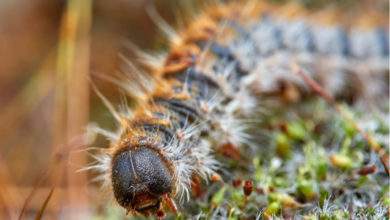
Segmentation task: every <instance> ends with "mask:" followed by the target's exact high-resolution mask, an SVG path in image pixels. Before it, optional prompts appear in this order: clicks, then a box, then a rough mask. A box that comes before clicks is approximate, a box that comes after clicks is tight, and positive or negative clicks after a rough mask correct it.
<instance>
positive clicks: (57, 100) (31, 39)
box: [0, 0, 388, 219]
mask: <svg viewBox="0 0 390 220" xmlns="http://www.w3.org/2000/svg"><path fill="white" fill-rule="evenodd" d="M303 2H307V4H308V5H309V6H311V4H313V5H314V6H315V5H316V4H317V3H318V4H324V2H326V1H322V0H316V1H315V0H312V1H303ZM346 2H350V1H346ZM369 2H370V1H366V3H367V4H370V3H369ZM150 3H152V1H147V0H111V1H106V0H94V1H93V0H82V1H80V0H68V1H66V0H55V1H53V0H34V1H31V0H1V1H0V94H1V95H0V123H1V126H0V219H18V218H20V219H31V218H33V217H34V218H35V217H38V219H39V217H40V216H41V215H43V214H44V215H43V218H44V219H57V218H58V217H59V216H62V219H76V218H77V219H89V218H92V217H93V216H98V215H99V212H100V211H101V209H102V207H105V206H106V205H107V204H108V203H111V201H109V200H106V199H105V198H104V199H102V197H101V196H100V193H98V191H99V188H98V187H95V185H94V183H92V182H91V177H90V176H88V175H87V173H85V172H77V170H79V169H80V168H82V167H83V166H85V164H87V163H88V162H90V161H91V158H90V156H89V155H88V153H87V152H86V151H85V149H86V147H87V146H86V144H87V143H86V141H85V139H84V138H83V136H82V134H83V133H84V132H85V128H86V126H87V124H88V123H89V122H90V121H95V122H98V123H99V124H100V125H102V126H103V127H105V128H113V127H114V124H113V120H112V118H111V116H110V114H109V113H108V111H107V110H106V109H105V108H104V106H103V105H102V102H101V101H100V100H99V99H98V98H97V97H96V95H95V94H94V92H92V91H91V83H90V80H91V78H92V79H93V77H91V75H96V74H113V73H115V72H118V70H119V66H120V65H121V62H123V61H122V60H121V59H119V54H128V53H129V50H128V49H127V48H126V42H128V41H131V42H133V43H134V44H135V45H138V46H139V47H140V48H142V49H145V50H154V49H157V48H159V47H161V44H160V43H159V42H160V41H159V37H158V36H159V35H158V33H157V32H158V29H157V28H156V26H155V24H154V23H153V22H152V21H151V19H150V18H149V16H148V15H147V13H146V9H145V8H146V6H147V5H148V4H150ZM177 4H178V1H173V0H172V1H171V0H164V1H158V2H154V5H155V6H156V8H157V10H158V11H159V13H160V14H161V16H162V17H164V18H165V19H166V20H167V21H168V23H174V22H172V21H173V19H174V16H175V15H176V14H177V12H175V10H176V9H178V7H179V6H177ZM387 7H388V6H386V8H385V11H386V10H387ZM93 81H94V83H95V84H97V87H99V89H100V90H102V93H103V94H104V95H105V96H106V97H107V98H108V99H109V100H113V102H114V103H115V102H116V101H117V100H118V97H119V96H120V92H118V90H117V89H116V88H115V86H113V85H112V84H110V83H105V82H104V81H102V80H93ZM97 143H98V144H97V146H98V147H99V146H100V145H101V146H104V145H105V142H104V140H101V141H97Z"/></svg>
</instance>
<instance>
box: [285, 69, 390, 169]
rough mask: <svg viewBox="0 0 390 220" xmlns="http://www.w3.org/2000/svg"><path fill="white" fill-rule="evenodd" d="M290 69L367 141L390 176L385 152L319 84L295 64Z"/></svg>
mask: <svg viewBox="0 0 390 220" xmlns="http://www.w3.org/2000/svg"><path fill="white" fill-rule="evenodd" d="M291 68H292V70H293V72H294V73H295V74H297V75H298V76H300V77H301V78H302V79H303V81H305V83H306V84H307V85H308V86H309V87H310V88H311V89H312V90H313V91H314V92H315V93H317V94H318V95H319V96H320V97H322V98H323V99H325V101H327V102H328V103H329V104H330V105H331V106H333V107H334V108H335V110H336V111H337V112H338V113H339V114H340V115H341V116H342V117H343V118H344V119H345V120H347V121H348V122H349V123H350V124H351V125H352V126H353V127H354V129H356V130H357V131H358V132H359V133H360V134H361V135H362V136H363V138H364V139H365V140H366V141H367V143H368V145H369V146H370V148H371V149H372V150H373V151H375V152H376V153H377V154H378V156H379V158H380V160H381V163H382V164H383V167H384V168H385V170H386V173H387V175H389V174H390V169H389V155H388V154H387V153H386V151H385V150H384V149H383V148H382V147H381V146H380V144H379V143H378V142H377V141H376V140H375V139H374V138H373V137H372V136H371V135H369V134H368V133H367V132H365V131H364V130H363V129H362V128H361V127H359V125H358V124H357V123H356V122H355V121H354V120H353V118H352V117H351V116H350V114H348V113H347V112H346V111H345V110H344V109H343V108H342V107H341V106H340V105H339V104H338V103H337V102H336V100H335V99H334V98H333V96H332V95H331V94H329V93H328V92H327V91H326V90H325V89H324V88H323V87H322V86H321V85H320V84H318V83H317V82H316V81H315V80H313V79H312V78H311V77H310V76H309V75H308V74H306V73H305V71H304V70H303V69H302V68H300V67H299V66H298V65H297V64H296V63H292V65H291Z"/></svg>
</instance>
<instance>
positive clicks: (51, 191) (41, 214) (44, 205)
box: [35, 187, 55, 220]
mask: <svg viewBox="0 0 390 220" xmlns="http://www.w3.org/2000/svg"><path fill="white" fill-rule="evenodd" d="M54 189H55V187H53V188H52V189H51V190H50V193H49V195H47V197H46V199H45V202H44V203H43V204H42V207H41V209H40V210H39V212H38V214H37V216H36V217H35V220H40V219H42V216H43V213H44V212H45V209H46V207H47V204H49V201H50V199H51V197H52V195H53V192H54Z"/></svg>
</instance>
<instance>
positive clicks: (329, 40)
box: [90, 1, 389, 215]
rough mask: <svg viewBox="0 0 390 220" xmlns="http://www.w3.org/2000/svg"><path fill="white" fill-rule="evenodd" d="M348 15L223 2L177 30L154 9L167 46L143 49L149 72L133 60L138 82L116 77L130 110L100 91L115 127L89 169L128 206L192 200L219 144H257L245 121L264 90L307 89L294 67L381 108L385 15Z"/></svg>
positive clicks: (212, 170) (212, 169) (140, 208)
mask: <svg viewBox="0 0 390 220" xmlns="http://www.w3.org/2000/svg"><path fill="white" fill-rule="evenodd" d="M345 14H347V13H345ZM345 14H344V15H345ZM342 15H343V12H342V11H337V10H334V11H329V12H328V11H325V12H324V13H323V14H321V13H309V12H308V11H306V10H304V9H302V8H300V7H296V5H295V4H288V5H287V6H284V7H281V6H275V5H273V4H270V3H265V2H258V1H247V2H241V1H240V2H229V3H217V4H215V5H213V4H211V5H210V6H207V7H205V9H204V11H203V12H202V13H200V14H198V15H197V16H196V17H195V18H194V19H193V22H192V23H190V24H189V26H188V27H187V28H185V29H184V30H182V31H180V32H176V31H174V30H173V29H172V28H171V27H169V26H168V25H167V24H165V22H164V21H162V20H158V19H159V18H158V16H157V15H155V14H154V15H153V16H154V17H155V18H156V19H157V21H156V22H157V23H158V24H159V27H160V28H161V29H162V30H163V32H164V33H165V34H166V35H167V36H168V38H169V52H168V54H167V55H166V56H164V57H162V58H161V57H152V56H151V55H147V54H143V53H140V55H141V56H143V57H144V58H146V59H147V60H146V61H145V62H146V63H149V67H150V69H151V70H152V74H149V77H148V76H144V75H143V74H142V73H141V72H140V71H138V70H136V68H134V67H133V66H132V65H130V68H131V72H132V74H133V76H134V79H137V82H134V81H131V80H124V81H120V82H117V84H118V85H119V86H120V87H121V88H123V89H124V90H126V91H127V92H128V93H129V95H132V96H133V97H137V107H136V108H135V109H134V110H133V111H130V110H126V111H125V112H118V111H117V110H115V108H114V107H113V106H112V105H111V104H109V102H108V101H107V100H105V98H104V97H103V96H102V95H100V94H99V92H98V94H99V95H100V96H101V97H102V99H103V101H104V102H105V103H106V104H107V107H108V108H109V109H110V111H111V113H112V114H113V115H114V117H115V119H116V120H117V124H118V130H117V131H116V132H109V131H104V130H102V129H95V130H98V132H100V133H102V134H103V135H105V136H107V137H108V138H109V139H110V140H111V144H110V146H109V148H107V149H106V151H105V152H104V153H103V154H102V155H99V156H98V157H97V158H98V164H97V165H94V166H93V167H90V168H91V169H96V170H98V171H99V172H101V175H102V176H101V179H102V180H103V182H104V184H105V185H106V186H108V187H109V188H111V189H112V191H113V194H114V197H115V199H116V201H117V203H118V204H119V205H120V206H122V207H124V208H125V209H126V210H127V211H128V212H131V213H135V214H136V213H139V214H144V215H150V214H153V213H155V212H156V211H158V210H159V209H161V207H162V203H168V204H170V205H171V206H173V207H174V206H175V205H174V202H173V200H174V199H175V198H178V199H180V198H189V196H190V190H191V181H192V178H194V176H197V177H201V178H203V179H209V178H210V177H216V176H218V174H217V173H218V168H219V166H220V162H218V161H217V160H216V159H215V158H214V156H213V155H214V154H213V149H215V146H216V145H223V144H231V145H232V146H234V147H240V146H242V145H245V144H252V143H251V142H250V138H249V137H248V134H247V133H246V128H247V127H246V124H245V123H244V122H243V121H242V120H241V119H242V118H248V117H253V116H252V115H253V112H255V111H256V108H257V107H258V106H259V102H261V99H260V97H261V96H263V95H267V94H270V93H273V92H281V93H282V94H281V95H282V96H283V93H284V92H285V91H284V90H286V89H287V90H288V89H292V91H293V92H292V93H291V92H289V93H288V94H287V95H285V98H286V99H287V100H288V101H294V102H299V96H300V93H302V92H305V91H307V87H306V85H305V83H304V82H303V81H302V79H300V78H299V77H298V76H297V75H296V74H294V73H293V70H292V68H291V65H292V64H296V65H298V66H299V67H301V68H304V69H305V70H307V72H308V73H309V74H310V76H311V77H312V78H313V79H316V80H317V81H318V82H319V83H321V84H322V86H323V87H324V88H326V89H327V90H328V91H330V92H331V93H332V95H334V96H336V97H340V98H342V99H347V100H352V101H351V102H353V103H355V104H360V105H363V106H364V105H365V104H366V103H365V102H366V100H370V101H375V103H377V104H378V106H379V105H380V104H381V102H380V100H383V99H386V98H388V84H387V82H388V79H387V78H386V77H388V71H389V66H388V55H389V49H388V45H389V37H388V30H387V26H386V21H385V22H383V21H384V19H383V18H381V17H380V16H378V17H371V18H367V17H364V15H361V16H362V17H364V19H362V22H360V23H359V21H348V20H347V19H346V18H348V16H347V15H345V17H343V16H342ZM363 21H365V22H366V23H367V21H368V23H369V24H365V22H363ZM150 76H151V77H150ZM134 79H133V80H134ZM294 91H295V92H294ZM351 91H352V92H351ZM379 108H381V107H380V106H379ZM258 147H261V146H258ZM173 209H175V208H173Z"/></svg>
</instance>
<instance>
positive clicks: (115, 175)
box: [112, 147, 172, 208]
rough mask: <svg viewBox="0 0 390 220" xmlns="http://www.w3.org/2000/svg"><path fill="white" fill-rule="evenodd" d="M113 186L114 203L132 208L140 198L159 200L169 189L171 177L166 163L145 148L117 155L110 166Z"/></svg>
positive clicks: (152, 151)
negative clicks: (146, 197)
mask: <svg viewBox="0 0 390 220" xmlns="http://www.w3.org/2000/svg"><path fill="white" fill-rule="evenodd" d="M112 186H113V191H114V195H115V198H116V200H117V202H118V203H119V204H120V205H121V206H123V207H126V208H127V207H129V205H131V206H133V205H134V203H136V202H137V201H136V200H137V197H140V196H145V195H148V196H153V197H155V199H158V198H159V197H160V196H162V195H163V194H165V193H169V192H171V190H172V175H171V174H170V172H169V169H168V167H167V165H166V163H165V162H164V161H163V160H162V159H161V157H160V156H159V155H158V154H157V152H155V151H154V150H151V149H149V148H146V147H139V148H136V149H134V150H126V151H123V152H121V153H119V154H117V155H116V156H115V157H114V159H113V164H112Z"/></svg>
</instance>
